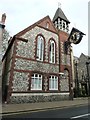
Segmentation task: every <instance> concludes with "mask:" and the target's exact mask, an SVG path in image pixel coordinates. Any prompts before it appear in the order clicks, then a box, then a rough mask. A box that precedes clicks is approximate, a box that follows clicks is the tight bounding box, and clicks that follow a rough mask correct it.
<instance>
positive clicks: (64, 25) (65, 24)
mask: <svg viewBox="0 0 90 120" xmlns="http://www.w3.org/2000/svg"><path fill="white" fill-rule="evenodd" d="M53 23H54V25H55V27H56V28H57V29H58V30H62V31H64V32H67V33H68V32H69V24H70V22H69V20H68V19H67V17H66V16H65V14H64V12H63V11H62V10H61V8H60V7H58V9H57V11H56V13H55V15H54V18H53Z"/></svg>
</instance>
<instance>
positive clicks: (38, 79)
mask: <svg viewBox="0 0 90 120" xmlns="http://www.w3.org/2000/svg"><path fill="white" fill-rule="evenodd" d="M36 76H37V77H36ZM40 76H41V77H40ZM42 79H43V76H42V74H38V73H34V74H32V75H31V85H30V88H31V90H32V91H33V90H40V91H42V85H43V84H42ZM32 80H34V81H32ZM33 82H34V83H36V84H34V83H33ZM37 83H39V84H37ZM32 86H34V87H33V88H32ZM39 86H41V87H40V88H39Z"/></svg>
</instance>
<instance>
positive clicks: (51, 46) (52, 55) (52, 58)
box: [49, 39, 55, 63]
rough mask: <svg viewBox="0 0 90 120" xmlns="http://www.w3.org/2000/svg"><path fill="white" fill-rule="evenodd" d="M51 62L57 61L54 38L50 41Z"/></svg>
mask: <svg viewBox="0 0 90 120" xmlns="http://www.w3.org/2000/svg"><path fill="white" fill-rule="evenodd" d="M49 62H50V63H55V41H54V40H53V39H51V40H50V41H49Z"/></svg>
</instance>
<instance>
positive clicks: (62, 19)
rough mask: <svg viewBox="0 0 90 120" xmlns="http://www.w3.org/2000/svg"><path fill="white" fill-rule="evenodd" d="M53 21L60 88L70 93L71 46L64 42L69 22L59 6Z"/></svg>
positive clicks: (67, 34)
mask: <svg viewBox="0 0 90 120" xmlns="http://www.w3.org/2000/svg"><path fill="white" fill-rule="evenodd" d="M53 23H54V26H55V28H56V29H57V30H58V35H59V52H60V53H59V68H60V69H59V73H60V76H61V77H60V90H61V92H69V93H70V92H71V88H72V52H71V46H67V44H66V43H67V42H66V41H67V40H68V37H69V24H70V22H69V20H68V19H67V17H66V16H65V14H64V12H63V11H62V9H61V8H60V7H58V9H57V10H56V13H55V15H54V17H53ZM71 94H72V93H71Z"/></svg>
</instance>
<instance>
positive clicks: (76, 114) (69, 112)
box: [3, 105, 90, 120]
mask: <svg viewBox="0 0 90 120" xmlns="http://www.w3.org/2000/svg"><path fill="white" fill-rule="evenodd" d="M89 107H90V106H88V105H84V106H76V107H75V106H73V107H69V108H60V109H53V110H42V111H33V112H32V111H29V112H27V113H24V112H23V113H18V114H11V115H10V114H9V115H7V116H3V118H4V119H5V118H9V119H10V118H11V119H12V120H13V119H14V118H16V119H15V120H17V118H18V119H20V118H28V119H29V118H63V119H64V118H69V119H72V120H79V119H81V120H82V119H83V118H85V119H86V120H90V112H89V111H88V108H89ZM4 119H3V120H4ZM20 120H21V119H20Z"/></svg>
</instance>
